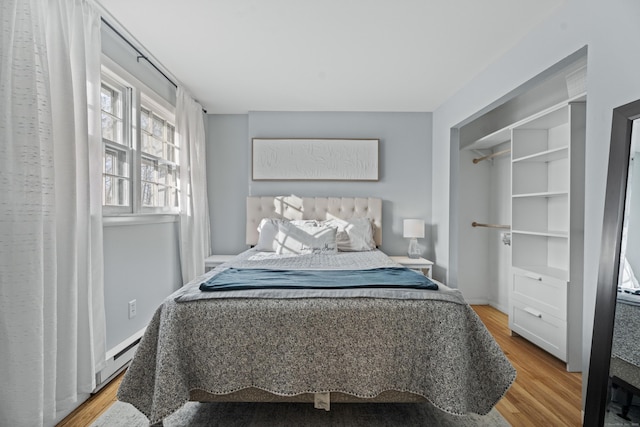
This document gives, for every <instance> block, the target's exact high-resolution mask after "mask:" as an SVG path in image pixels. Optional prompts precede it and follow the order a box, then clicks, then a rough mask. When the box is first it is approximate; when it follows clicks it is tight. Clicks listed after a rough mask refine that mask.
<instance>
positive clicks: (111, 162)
mask: <svg viewBox="0 0 640 427" xmlns="http://www.w3.org/2000/svg"><path fill="white" fill-rule="evenodd" d="M117 163H118V154H117V153H115V152H113V151H105V153H104V170H103V172H104V173H108V174H111V175H115V173H116V168H117Z"/></svg>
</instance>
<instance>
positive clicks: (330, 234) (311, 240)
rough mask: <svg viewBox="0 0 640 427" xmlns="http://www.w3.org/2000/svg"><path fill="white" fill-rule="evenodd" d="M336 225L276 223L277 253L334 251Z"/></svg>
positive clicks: (335, 248)
mask: <svg viewBox="0 0 640 427" xmlns="http://www.w3.org/2000/svg"><path fill="white" fill-rule="evenodd" d="M337 231H338V230H337V228H336V227H318V226H312V225H296V224H294V223H292V222H281V223H280V224H278V234H277V235H276V239H275V245H276V253H277V254H310V253H314V254H316V253H336V252H338V245H337V244H336V233H337Z"/></svg>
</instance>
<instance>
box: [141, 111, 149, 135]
mask: <svg viewBox="0 0 640 427" xmlns="http://www.w3.org/2000/svg"><path fill="white" fill-rule="evenodd" d="M140 129H142V130H146V131H147V132H148V131H149V130H150V129H149V111H147V110H145V109H144V108H143V109H141V111H140Z"/></svg>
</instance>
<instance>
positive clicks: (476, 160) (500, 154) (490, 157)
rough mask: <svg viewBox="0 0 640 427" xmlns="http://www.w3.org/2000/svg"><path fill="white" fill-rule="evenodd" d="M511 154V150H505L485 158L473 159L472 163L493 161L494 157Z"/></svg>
mask: <svg viewBox="0 0 640 427" xmlns="http://www.w3.org/2000/svg"><path fill="white" fill-rule="evenodd" d="M510 152H511V148H507V149H506V150H502V151H498V152H496V153H491V154H488V155H486V156H482V157H478V158H477V159H473V163H474V164H475V163H480V162H481V161H483V160H489V159H493V158H494V157H498V156H502V155H503V154H508V153H510Z"/></svg>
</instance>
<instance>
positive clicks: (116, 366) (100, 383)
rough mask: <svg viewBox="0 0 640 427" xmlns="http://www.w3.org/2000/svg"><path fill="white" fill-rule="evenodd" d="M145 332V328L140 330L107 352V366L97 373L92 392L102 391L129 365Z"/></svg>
mask: <svg viewBox="0 0 640 427" xmlns="http://www.w3.org/2000/svg"><path fill="white" fill-rule="evenodd" d="M143 334H144V329H142V330H141V331H138V332H137V333H136V334H134V335H132V336H131V337H129V338H128V339H126V340H125V341H123V342H122V343H120V344H119V345H117V346H115V347H114V348H113V349H111V350H109V351H108V352H107V360H106V366H105V367H104V369H102V370H101V371H100V372H98V373H96V388H95V389H94V390H93V391H92V394H95V393H97V392H98V391H100V390H101V389H102V388H103V387H104V386H106V385H107V384H109V382H110V381H111V380H112V379H113V378H115V377H116V376H118V374H120V372H122V371H124V370H125V369H126V368H127V367H128V366H129V363H131V360H132V359H133V356H134V355H135V353H136V350H137V349H138V344H140V340H141V339H142V335H143Z"/></svg>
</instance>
